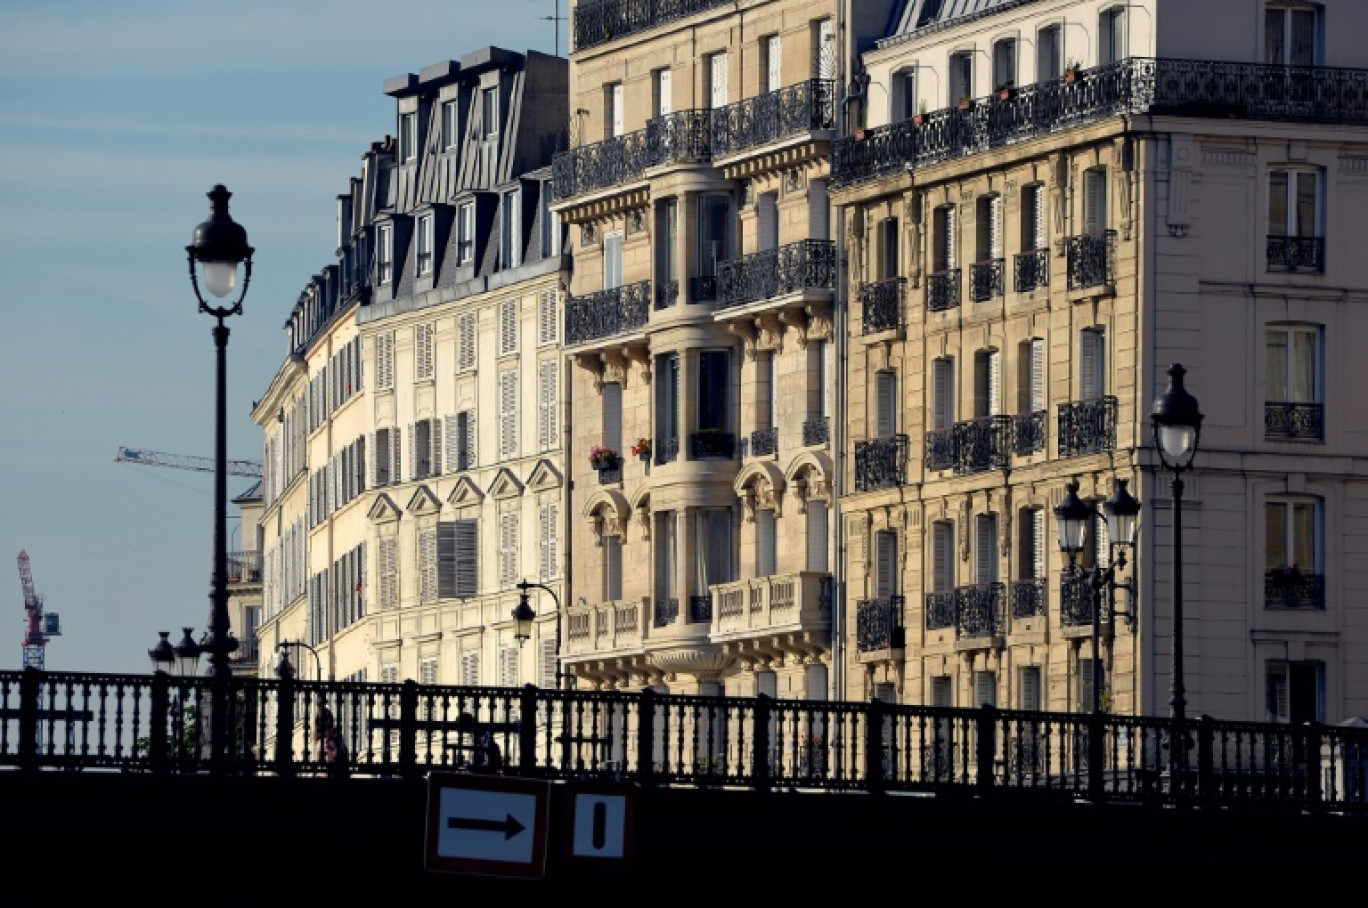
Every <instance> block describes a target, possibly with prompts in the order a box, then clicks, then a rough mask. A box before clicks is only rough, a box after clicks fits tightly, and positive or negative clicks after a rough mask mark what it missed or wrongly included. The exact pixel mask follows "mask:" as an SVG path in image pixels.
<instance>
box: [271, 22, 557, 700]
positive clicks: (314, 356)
mask: <svg viewBox="0 0 1368 908" xmlns="http://www.w3.org/2000/svg"><path fill="white" fill-rule="evenodd" d="M385 92H386V94H387V95H389V96H390V97H391V98H393V99H394V104H395V118H396V119H395V124H396V129H395V133H394V136H393V137H387V138H386V140H385V141H384V142H383V143H378V144H377V145H376V146H375V147H373V148H372V149H371V151H370V153H368V155H367V156H366V157H365V158H364V159H363V164H364V166H363V171H362V175H361V177H359V178H358V179H355V180H353V182H352V186H351V191H350V192H349V193H347V194H346V195H344V196H342V197H340V198H339V212H338V222H339V237H338V242H339V259H340V263H339V265H337V266H335V267H334V268H331V269H330V270H329V272H327V273H326V274H325V275H324V276H323V278H320V279H316V280H315V282H314V284H311V288H310V289H311V291H315V292H313V293H311V294H309V295H307V298H306V299H304V300H302V301H301V306H297V307H296V311H295V314H294V316H292V321H291V326H290V327H291V344H292V347H291V357H290V360H289V361H287V363H286V365H285V366H283V367H282V371H281V374H279V375H277V378H276V381H275V382H273V384H272V389H271V393H269V394H268V395H267V396H266V397H265V398H263V400H262V402H261V403H260V404H259V405H258V407H257V410H256V418H257V420H258V422H260V423H262V424H263V427H264V429H265V431H266V450H267V467H268V473H267V482H266V487H267V489H268V492H269V495H268V499H267V504H266V512H265V515H264V518H263V524H264V525H266V526H267V527H268V529H267V533H266V537H267V538H266V545H267V552H268V554H267V565H268V570H267V577H268V589H270V590H273V592H272V593H268V596H267V608H266V615H265V616H264V624H265V633H264V636H266V637H271V638H275V639H279V638H290V639H301V640H304V641H305V642H307V643H309V644H310V645H311V646H312V647H314V649H315V650H316V651H317V652H319V653H321V654H322V655H323V663H324V665H325V670H326V672H327V673H328V675H329V676H331V677H336V678H357V679H365V680H374V681H391V682H397V681H401V680H404V679H410V678H411V679H414V680H417V681H420V682H422V683H430V684H431V683H442V684H470V685H475V684H498V685H509V686H514V685H520V684H524V683H538V684H546V685H548V686H549V685H551V684H553V683H554V678H555V675H556V667H557V664H556V658H557V652H556V642H557V638H556V633H555V628H556V627H557V626H558V622H557V615H556V610H555V608H554V606H553V605H552V604H551V603H550V602H546V603H544V604H535V607H536V608H537V610H538V613H539V614H538V621H537V622H536V626H535V628H534V631H533V636H532V639H530V640H527V641H523V640H519V639H516V638H515V636H514V623H513V620H512V617H511V615H512V612H513V608H514V606H515V605H516V604H517V598H518V597H517V590H516V588H515V586H514V585H515V584H516V583H517V582H518V581H520V580H523V579H527V580H532V581H536V582H539V583H542V584H544V585H545V586H546V587H548V588H549V589H550V590H551V591H552V594H553V595H558V596H559V597H560V598H561V599H564V596H565V591H564V589H563V588H562V585H561V584H562V581H563V579H564V569H563V562H564V557H563V555H562V552H563V546H562V543H561V542H560V540H562V539H564V536H565V534H564V530H563V526H564V523H565V515H566V508H565V503H564V500H563V499H564V495H565V491H566V490H565V481H564V475H563V466H562V463H561V460H562V458H561V454H560V448H561V439H562V428H563V425H564V421H565V413H564V411H565V407H564V406H563V404H562V400H563V392H562V388H563V387H564V378H563V376H562V371H563V360H562V358H561V355H560V347H559V344H560V324H561V316H560V307H561V305H562V298H563V294H564V288H565V286H566V284H567V282H568V259H567V258H566V257H565V256H564V255H563V254H562V251H561V250H562V246H563V237H562V235H561V232H562V231H561V228H560V226H559V223H558V220H557V219H556V218H555V217H554V216H553V215H552V214H551V212H550V210H549V201H550V191H549V190H550V169H549V165H550V160H551V152H552V151H553V149H554V148H555V147H556V145H557V143H558V142H559V143H560V144H561V145H564V138H563V130H564V124H565V123H566V122H567V120H568V117H567V116H566V114H565V107H566V103H567V100H566V99H567V98H568V92H567V89H566V64H565V61H564V60H562V59H559V58H556V57H552V56H549V55H545V54H539V53H537V52H534V51H528V52H527V53H525V54H520V53H515V52H512V51H508V50H505V49H502V48H497V47H487V48H484V49H482V50H479V51H476V52H473V53H471V54H467V55H466V56H464V57H462V58H461V59H460V60H459V61H457V60H449V61H443V62H441V63H438V64H435V65H433V66H429V67H427V68H425V69H423V70H422V71H421V72H419V73H417V74H405V75H402V76H399V77H396V78H394V79H391V80H388V81H387V82H386V84H385ZM534 111H535V114H536V115H535V116H533V115H531V114H532V112H534ZM334 271H335V272H336V273H337V274H338V275H339V277H338V278H337V280H335V281H334V280H332V279H331V276H332V274H333V273H334ZM334 285H336V287H337V289H336V290H334V289H333V287H334ZM315 295H316V296H318V297H320V298H321V299H322V302H321V303H320V304H318V305H317V306H316V307H314V308H310V306H311V305H312V300H313V298H314V296H315ZM315 309H316V310H317V311H316V312H315ZM288 401H293V402H294V406H295V409H297V410H298V411H299V412H300V413H301V414H302V419H298V420H297V421H296V422H294V423H291V412H292V410H291V407H290V406H289V405H288V403H287V402H288ZM277 411H278V412H277ZM272 413H276V414H277V415H276V416H274V417H273V416H272ZM272 419H274V420H275V421H276V423H277V424H278V426H279V427H278V428H277V426H274V425H272V424H271V422H272ZM287 427H288V428H287ZM277 449H279V450H277ZM277 476H278V477H279V478H278V479H277V478H276V477H277ZM273 523H274V524H276V525H277V526H278V527H279V529H277V530H275V531H274V533H273V531H272V529H270V525H271V524H273ZM277 540H278V541H277ZM273 548H274V549H275V550H278V552H277V554H276V555H275V556H274V557H272V554H271V552H272V549H273ZM273 581H274V582H273ZM534 603H535V600H534Z"/></svg>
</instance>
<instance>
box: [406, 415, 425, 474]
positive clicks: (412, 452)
mask: <svg viewBox="0 0 1368 908" xmlns="http://www.w3.org/2000/svg"><path fill="white" fill-rule="evenodd" d="M408 443H409V472H408V475H409V478H410V479H419V478H421V477H422V473H421V472H419V470H418V430H417V427H416V426H414V424H413V423H409V427H408Z"/></svg>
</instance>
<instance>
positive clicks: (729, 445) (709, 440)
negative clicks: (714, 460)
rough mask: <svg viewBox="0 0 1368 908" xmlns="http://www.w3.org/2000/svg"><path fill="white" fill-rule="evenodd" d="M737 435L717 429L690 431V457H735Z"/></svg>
mask: <svg viewBox="0 0 1368 908" xmlns="http://www.w3.org/2000/svg"><path fill="white" fill-rule="evenodd" d="M735 456H736V436H735V435H733V434H732V433H730V432H721V431H718V430H716V429H700V430H699V431H697V432H691V433H689V457H690V458H692V459H697V458H699V457H735Z"/></svg>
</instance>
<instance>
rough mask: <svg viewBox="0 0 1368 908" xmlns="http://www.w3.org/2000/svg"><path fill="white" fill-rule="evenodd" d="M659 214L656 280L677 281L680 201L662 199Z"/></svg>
mask: <svg viewBox="0 0 1368 908" xmlns="http://www.w3.org/2000/svg"><path fill="white" fill-rule="evenodd" d="M657 212H658V214H657V217H658V218H659V233H658V235H657V239H656V278H657V280H661V281H677V280H679V262H678V255H677V254H676V251H675V244H676V243H677V242H678V241H679V237H678V231H679V201H678V199H675V198H673V197H671V198H668V199H662V200H661V202H660V206H659V208H658V209H657Z"/></svg>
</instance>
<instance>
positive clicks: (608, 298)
mask: <svg viewBox="0 0 1368 908" xmlns="http://www.w3.org/2000/svg"><path fill="white" fill-rule="evenodd" d="M650 301H651V282H650V281H640V282H638V283H635V284H627V285H625V286H622V287H614V288H612V289H611V290H600V291H599V292H598V293H591V294H589V295H587V296H572V297H571V298H570V299H569V300H567V301H566V304H565V342H566V343H567V344H582V343H584V342H586V341H591V340H598V339H599V338H601V337H612V336H613V335H615V334H621V333H623V332H625V331H634V330H636V329H637V328H641V327H643V326H644V325H645V324H646V320H647V318H648V317H649V315H650Z"/></svg>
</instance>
